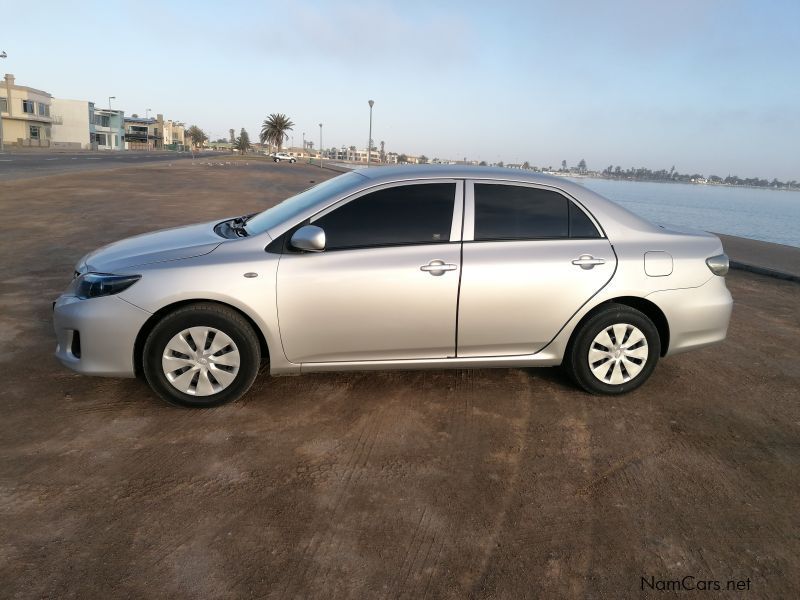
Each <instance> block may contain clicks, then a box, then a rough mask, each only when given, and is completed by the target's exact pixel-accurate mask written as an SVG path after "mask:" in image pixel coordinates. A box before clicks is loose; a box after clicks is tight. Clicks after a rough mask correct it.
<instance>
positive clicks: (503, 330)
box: [457, 181, 616, 357]
mask: <svg viewBox="0 0 800 600" xmlns="http://www.w3.org/2000/svg"><path fill="white" fill-rule="evenodd" d="M465 198H466V201H465V211H464V236H463V237H464V243H463V254H462V273H461V291H460V295H459V311H458V339H457V355H458V356H459V357H469V356H513V355H521V354H532V353H535V352H537V351H539V350H541V349H542V348H544V346H546V345H547V344H548V343H549V342H550V341H551V340H552V339H553V338H554V337H555V336H556V334H557V333H558V332H559V331H560V330H561V328H562V327H563V326H564V325H565V324H566V323H567V321H568V320H569V319H570V318H571V317H572V316H573V315H574V314H575V312H576V311H577V310H578V309H579V308H580V307H581V306H582V305H583V304H585V303H586V302H587V301H588V300H589V299H590V298H591V297H592V296H593V295H594V294H595V293H597V292H598V291H599V290H600V289H601V288H602V287H604V286H605V285H606V283H608V281H609V280H610V279H611V277H612V275H613V273H614V270H615V268H616V256H615V254H614V251H613V249H612V248H611V245H610V244H609V242H608V240H607V239H606V238H605V237H604V236H603V234H602V232H601V230H600V229H599V228H598V227H597V224H596V223H595V222H594V221H593V218H592V217H591V216H590V215H589V214H588V213H587V212H586V211H585V210H584V209H583V208H582V207H581V206H580V205H579V204H578V203H576V202H575V201H574V200H573V199H570V198H568V197H567V196H566V195H564V194H563V193H561V192H560V191H558V190H557V189H555V188H552V187H547V186H537V185H532V184H522V183H510V182H498V181H468V182H466V196H465Z"/></svg>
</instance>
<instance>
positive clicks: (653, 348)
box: [564, 303, 661, 396]
mask: <svg viewBox="0 0 800 600" xmlns="http://www.w3.org/2000/svg"><path fill="white" fill-rule="evenodd" d="M613 325H629V326H632V327H635V328H637V329H639V331H640V332H641V333H642V334H643V335H644V338H645V339H646V341H647V348H646V350H647V358H646V360H644V362H643V366H641V371H639V372H638V373H637V374H636V375H635V376H633V377H631V378H630V379H629V380H627V381H625V382H623V383H618V384H616V385H615V384H612V383H610V382H606V381H601V380H600V379H599V378H598V377H597V376H595V374H594V373H593V372H592V368H591V366H590V364H589V350H590V347H591V345H592V343H593V342H594V341H595V338H596V337H597V336H598V335H600V334H602V332H603V331H608V329H609V328H610V327H612V326H613ZM630 331H631V330H630V329H629V330H628V332H630ZM627 335H629V334H627V333H626V336H627ZM626 339H627V337H626ZM624 341H625V340H623V345H624ZM659 356H661V338H660V336H659V334H658V329H656V326H655V325H654V324H653V322H652V321H651V320H650V319H649V318H648V317H647V315H645V314H644V313H642V312H641V311H638V310H636V309H635V308H631V307H630V306H625V305H623V304H613V303H611V304H607V305H605V306H604V308H603V309H602V310H601V311H599V312H598V313H597V314H595V315H593V316H592V317H591V318H590V319H589V320H588V321H586V322H585V323H584V324H583V325H582V326H581V328H580V330H579V331H577V332H576V333H575V335H574V337H573V339H572V343H571V344H570V346H569V348H568V350H567V354H566V356H565V357H564V358H565V360H564V367H565V368H566V370H567V371H568V372H569V374H570V375H571V376H572V379H573V380H574V381H575V383H577V384H578V386H580V387H581V388H583V389H584V390H586V391H587V392H589V393H590V394H603V395H609V396H611V395H619V394H625V393H627V392H630V391H632V390H635V389H636V388H638V387H639V386H640V385H642V384H643V383H644V382H645V381H647V379H648V378H649V377H650V375H651V374H652V373H653V370H654V369H655V368H656V364H657V363H658V357H659ZM609 360H610V361H611V362H607V363H604V362H602V360H601V361H597V362H596V363H595V367H596V368H598V369H599V370H601V371H602V366H603V365H604V364H608V365H610V366H609V368H610V369H612V370H613V369H618V373H623V374H624V375H625V376H629V374H628V373H627V372H626V371H625V370H624V365H625V363H624V362H623V363H622V366H614V365H613V364H612V363H613V362H614V360H613V359H609ZM637 360H641V359H637ZM628 364H630V363H628ZM607 373H610V371H607Z"/></svg>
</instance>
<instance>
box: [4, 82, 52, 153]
mask: <svg viewBox="0 0 800 600" xmlns="http://www.w3.org/2000/svg"><path fill="white" fill-rule="evenodd" d="M52 99H53V97H52V96H51V95H50V94H48V93H47V92H43V91H42V90H37V89H34V88H30V87H25V86H22V85H17V84H16V82H15V80H14V76H13V75H10V74H6V76H5V78H4V80H3V81H2V82H0V114H2V132H0V135H2V136H3V142H4V143H5V144H7V145H9V146H42V147H48V146H50V128H51V125H52V122H53V121H52V118H51V117H50V105H51V103H52Z"/></svg>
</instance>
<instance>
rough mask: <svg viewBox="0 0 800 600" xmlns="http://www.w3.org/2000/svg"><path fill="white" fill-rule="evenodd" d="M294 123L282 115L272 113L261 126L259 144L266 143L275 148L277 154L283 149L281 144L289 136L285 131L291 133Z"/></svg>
mask: <svg viewBox="0 0 800 600" xmlns="http://www.w3.org/2000/svg"><path fill="white" fill-rule="evenodd" d="M293 127H294V123H292V121H291V120H290V119H289V117H287V116H286V115H284V114H283V113H272V114H271V115H270V116H268V117H267V118H266V119H264V123H263V125H262V126H261V143H262V144H264V143H267V144H269V145H271V146H277V148H278V152H280V150H281V148H282V147H283V142H285V141H286V140H287V138H288V137H289V134H288V133H286V132H287V131H292V128H293Z"/></svg>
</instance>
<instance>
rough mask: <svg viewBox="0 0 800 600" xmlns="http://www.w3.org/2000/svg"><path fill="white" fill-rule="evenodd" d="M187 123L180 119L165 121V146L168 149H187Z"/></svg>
mask: <svg viewBox="0 0 800 600" xmlns="http://www.w3.org/2000/svg"><path fill="white" fill-rule="evenodd" d="M188 145H189V143H188V142H187V140H186V125H184V124H183V123H180V122H178V121H173V120H171V119H170V120H167V121H164V148H166V149H167V150H180V151H182V150H186V148H187V147H188Z"/></svg>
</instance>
